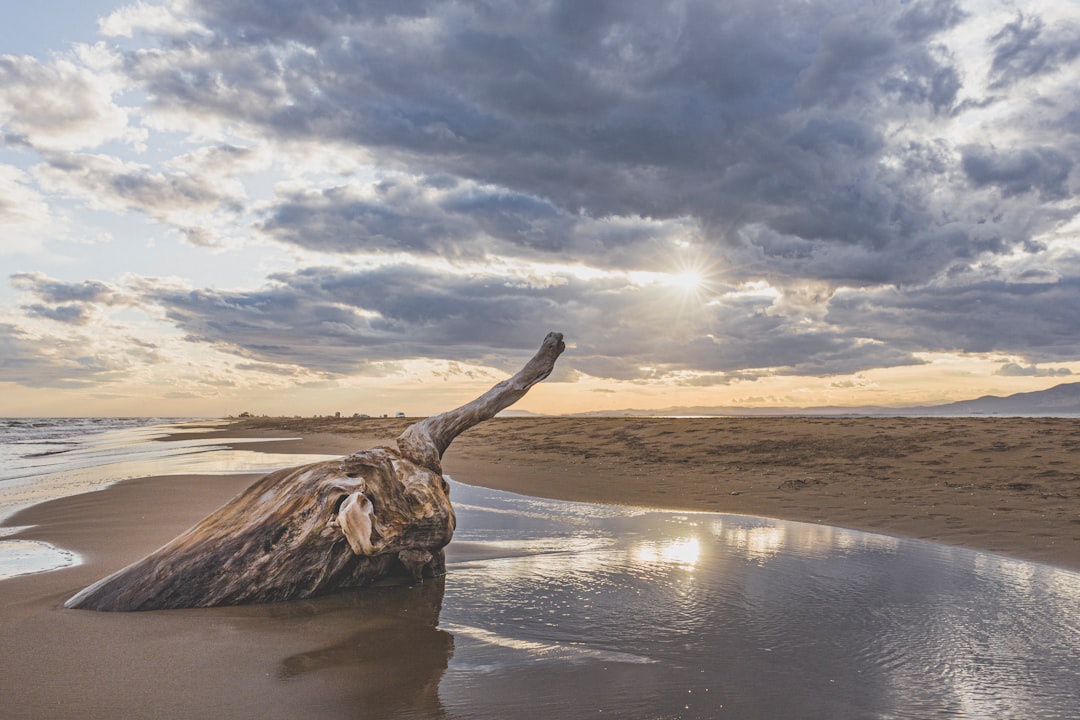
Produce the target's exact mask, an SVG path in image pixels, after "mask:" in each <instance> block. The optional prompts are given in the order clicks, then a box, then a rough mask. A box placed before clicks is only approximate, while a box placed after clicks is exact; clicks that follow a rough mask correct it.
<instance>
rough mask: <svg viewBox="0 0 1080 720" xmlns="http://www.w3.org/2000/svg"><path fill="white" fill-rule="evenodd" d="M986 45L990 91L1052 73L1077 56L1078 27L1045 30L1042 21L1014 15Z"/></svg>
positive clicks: (1078, 52) (1079, 50) (1079, 30)
mask: <svg viewBox="0 0 1080 720" xmlns="http://www.w3.org/2000/svg"><path fill="white" fill-rule="evenodd" d="M990 42H991V44H992V45H993V48H994V58H993V63H992V65H991V66H990V77H991V79H992V81H993V82H992V83H991V87H993V88H998V89H1000V88H1004V87H1008V86H1009V85H1012V84H1014V83H1016V82H1019V81H1021V80H1026V79H1028V78H1030V77H1034V76H1036V75H1042V74H1047V73H1052V72H1054V71H1056V70H1057V69H1058V68H1059V67H1060V66H1061V65H1062V64H1064V63H1068V62H1072V61H1073V60H1075V59H1076V58H1077V56H1078V55H1080V27H1077V26H1075V25H1073V24H1071V23H1064V24H1062V25H1057V26H1055V27H1053V28H1051V29H1047V28H1046V24H1045V23H1044V22H1043V20H1042V18H1040V17H1038V16H1037V15H1036V16H1031V15H1024V14H1023V13H1018V14H1017V16H1016V20H1014V21H1013V22H1011V23H1008V24H1007V25H1005V27H1003V28H1002V29H1001V30H999V31H998V32H997V33H996V34H995V35H994V36H993V37H991V38H990Z"/></svg>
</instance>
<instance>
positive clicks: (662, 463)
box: [215, 417, 1080, 570]
mask: <svg viewBox="0 0 1080 720" xmlns="http://www.w3.org/2000/svg"><path fill="white" fill-rule="evenodd" d="M410 422H411V421H410V420H401V419H374V418H373V419H366V418H365V419H334V418H324V419H310V418H309V419H293V418H251V419H244V420H241V421H238V422H237V423H236V424H235V425H233V426H231V427H230V428H228V432H229V433H230V434H233V435H241V436H249V437H258V436H278V437H280V436H281V435H282V434H283V433H284V434H289V435H295V436H298V437H301V438H303V439H302V440H301V441H298V442H288V443H270V444H267V445H265V446H264V447H266V449H273V450H275V451H279V452H299V451H306V452H322V453H330V454H332V453H347V452H352V451H354V450H359V449H365V448H367V447H371V446H374V445H377V444H386V443H392V442H393V438H394V437H396V435H397V434H398V433H399V432H401V430H403V429H404V428H405V427H406V426H407V425H408V424H409V423H410ZM215 432H224V430H222V431H215ZM1078 452H1080V419H1075V418H998V417H993V418H991V417H986V418H894V417H882V418H876V417H857V418H811V417H775V418H774V417H755V418H748V417H720V418H496V419H495V420H491V421H488V422H486V423H484V424H482V425H479V426H477V427H475V428H473V429H471V430H469V431H468V432H467V433H465V434H463V435H462V436H460V437H459V438H458V439H457V440H455V442H454V444H453V445H452V446H451V447H450V449H449V451H448V452H447V455H446V457H445V458H444V463H443V466H444V470H445V471H446V472H447V473H448V474H449V475H451V476H452V477H455V478H456V479H458V480H461V481H462V482H466V483H469V484H472V485H481V486H484V487H491V488H496V489H502V490H509V491H512V492H517V493H522V494H526V495H535V496H539V497H547V498H558V499H563V500H578V501H584V502H597V503H615V504H623V505H640V506H645V507H656V508H669V509H677V510H705V511H714V512H725V513H736V514H746V515H760V516H765V517H773V518H780V519H785V520H798V521H803V522H811V523H821V524H826V525H835V526H839V527H846V528H852V529H858V530H867V531H871V532H880V533H885V534H890V535H899V536H904V537H911V538H917V539H923V540H932V541H936V542H942V543H948V544H953V545H959V546H963V547H968V548H971V549H975V550H986V551H991V552H997V553H1003V554H1007V555H1011V556H1013V557H1017V558H1022V559H1027V560H1035V561H1040V562H1046V563H1051V564H1054V565H1058V566H1061V567H1065V568H1071V569H1076V570H1080V460H1078V459H1077V458H1078Z"/></svg>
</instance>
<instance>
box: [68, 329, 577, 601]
mask: <svg viewBox="0 0 1080 720" xmlns="http://www.w3.org/2000/svg"><path fill="white" fill-rule="evenodd" d="M564 348H565V346H564V345H563V341H562V335H561V334H560V333H550V334H549V335H548V336H547V337H546V338H545V339H544V342H543V345H541V347H540V350H539V351H538V352H537V353H536V355H535V356H534V357H533V358H532V359H531V360H529V362H528V363H526V365H525V367H523V368H522V369H521V370H520V371H519V372H518V373H517V374H516V375H514V376H513V377H511V378H509V379H508V380H504V381H503V382H501V383H499V384H498V385H496V386H495V387H493V388H491V389H490V390H488V391H487V392H486V393H484V394H483V395H481V396H480V397H478V398H477V399H476V400H473V401H472V402H470V403H468V404H466V405H463V406H461V407H459V408H457V409H456V410H450V411H449V412H445V413H442V414H441V415H433V416H432V417H429V418H427V419H426V420H421V421H420V422H418V423H416V424H414V425H411V426H409V427H408V428H407V429H406V430H405V432H403V433H402V434H401V436H400V437H398V439H397V446H398V447H397V449H396V450H395V449H391V448H388V447H380V448H375V449H373V450H366V451H362V452H357V453H354V454H352V455H349V456H348V457H345V458H342V459H340V460H332V461H327V462H318V463H313V464H311V465H305V466H303V467H298V468H288V469H285V470H279V471H277V472H274V473H271V474H269V475H266V476H265V477H263V478H262V479H260V480H258V481H256V482H255V483H254V484H253V485H251V487H249V488H248V489H247V490H245V491H244V492H243V493H241V494H240V495H238V496H237V497H236V498H234V499H233V500H231V501H229V502H228V503H226V504H225V505H224V506H222V507H221V508H220V509H218V510H217V511H216V512H214V513H212V514H211V515H209V516H208V517H206V518H205V519H203V520H202V521H201V522H199V523H198V524H197V525H195V527H193V528H191V529H190V530H188V531H187V532H185V533H183V534H182V535H180V536H179V537H177V538H175V539H174V540H172V541H171V542H169V543H168V544H166V545H164V546H163V547H161V548H160V549H158V550H157V551H155V552H153V553H151V554H150V555H148V556H147V557H145V558H143V559H142V560H139V561H138V562H135V563H132V564H131V565H129V566H127V567H126V568H124V569H122V570H119V571H117V572H116V573H113V574H112V575H110V576H108V577H106V578H103V579H102V580H99V581H98V582H96V583H94V584H93V585H91V586H89V587H87V588H86V589H84V590H82V591H81V592H79V593H78V594H76V595H75V596H73V597H72V598H71V599H70V600H68V601H67V602H66V603H64V607H67V608H81V609H87V610H114V611H125V610H160V609H167V608H192V607H210V606H214V605H238V604H241V603H256V602H275V601H280V600H292V599H296V598H307V597H313V596H316V595H323V594H326V593H329V592H333V591H335V590H339V589H344V588H354V587H360V586H363V585H367V584H369V583H371V582H372V581H374V580H377V579H379V578H381V577H384V576H387V575H392V574H396V573H402V574H409V575H412V576H413V577H415V578H421V577H424V576H429V577H430V576H434V575H441V574H442V573H443V572H444V571H445V565H444V556H443V548H444V547H445V546H446V544H447V543H449V542H450V538H451V537H452V536H453V534H454V524H455V520H454V509H453V507H452V506H451V504H450V498H449V487H448V485H447V483H446V481H445V480H444V478H443V475H442V465H441V460H442V455H443V453H444V452H445V451H446V448H447V447H449V445H450V443H451V442H452V441H453V439H454V438H455V437H457V436H458V435H459V434H461V433H462V432H464V431H465V430H468V429H469V428H470V427H472V426H473V425H476V424H477V423H480V422H483V421H484V420H487V419H489V418H492V417H494V416H495V414H496V413H498V412H499V411H500V410H503V409H504V408H507V407H509V406H510V405H513V404H514V403H515V402H517V401H518V400H519V399H521V397H522V396H523V395H525V393H526V392H527V391H528V390H529V388H530V387H532V386H533V385H535V384H536V383H538V382H540V381H541V380H543V379H544V378H546V377H547V376H548V375H549V374H550V373H551V371H552V369H553V367H554V365H555V360H556V358H558V357H559V355H560V354H561V353H562V351H563V349H564Z"/></svg>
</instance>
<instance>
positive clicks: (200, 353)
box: [0, 0, 1080, 415]
mask: <svg viewBox="0 0 1080 720" xmlns="http://www.w3.org/2000/svg"><path fill="white" fill-rule="evenodd" d="M4 14H5V22H4V24H3V27H2V28H0V269H2V270H3V272H2V283H0V415H71V414H74V415H99V414H152V415H224V414H230V413H231V414H236V413H239V412H241V411H245V410H247V411H251V412H257V413H273V414H311V413H329V412H335V411H340V412H342V413H343V414H352V413H353V412H367V413H372V414H381V413H384V412H390V413H392V412H396V411H399V410H400V411H404V412H407V413H409V414H411V415H412V414H416V415H420V414H427V413H430V412H434V411H438V410H441V409H445V408H447V407H451V406H453V405H456V404H458V403H459V402H463V401H465V400H467V399H470V398H471V397H472V396H474V395H476V394H478V392H480V391H482V390H483V389H485V388H486V387H487V386H488V385H490V384H492V383H493V382H495V381H497V380H499V379H501V378H502V377H503V376H504V375H505V373H506V372H508V371H511V370H513V369H514V368H515V367H516V366H517V365H518V364H520V363H521V362H522V361H523V360H524V359H526V358H527V357H528V356H529V355H530V354H531V353H532V351H533V350H534V349H535V348H536V347H537V346H538V345H539V343H540V340H541V339H542V338H543V336H544V334H545V333H546V332H547V331H548V330H560V331H562V332H564V333H565V335H566V338H567V341H568V346H569V349H568V351H567V353H566V355H565V356H564V357H563V359H562V360H561V361H560V368H559V371H558V373H557V375H556V376H553V377H552V378H551V380H550V381H549V382H548V383H546V384H545V385H544V386H542V387H540V388H537V389H536V390H534V391H533V393H532V394H531V395H530V396H529V397H528V398H526V400H524V401H523V402H522V404H521V407H523V408H525V409H530V410H533V411H538V412H576V411H582V410H599V409H614V408H627V407H638V408H646V407H652V408H662V407H667V406H673V405H729V404H739V405H758V406H761V405H773V406H775V405H783V406H807V405H816V404H853V405H857V404H871V403H873V404H886V403H898V404H911V403H927V402H945V401H950V400H958V399H964V398H968V397H974V396H978V395H982V394H986V393H993V394H1007V393H1011V392H1021V391H1028V390H1037V389H1041V388H1045V387H1049V386H1051V385H1054V384H1057V383H1059V382H1063V381H1068V380H1070V379H1071V378H1070V376H1071V375H1073V374H1076V373H1080V220H1078V219H1077V213H1078V210H1080V201H1078V199H1077V189H1078V187H1080V170H1078V169H1077V168H1076V164H1077V162H1078V160H1080V3H1077V2H1074V1H1073V0H1069V1H1067V2H1055V3H1049V2H1038V3H1036V2H1027V3H1023V2H1020V3H1017V2H1004V1H998V0H921V1H920V0H909V1H906V2H905V1H902V0H881V1H878V2H866V1H865V0H850V1H849V0H791V1H785V0H672V1H664V0H641V1H635V0H527V1H524V2H519V1H517V0H457V1H453V2H439V1H436V0H307V1H306V2H296V1H295V0H145V1H140V2H136V3H134V4H131V3H128V4H125V3H123V2H122V1H116V0H114V1H112V2H110V1H107V0H41V1H40V2H36V3H23V2H20V3H6V4H5V8H4Z"/></svg>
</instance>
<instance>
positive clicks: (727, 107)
mask: <svg viewBox="0 0 1080 720" xmlns="http://www.w3.org/2000/svg"><path fill="white" fill-rule="evenodd" d="M195 7H196V10H197V13H198V15H199V17H200V19H201V21H202V22H203V23H204V24H205V25H206V26H207V27H209V28H211V29H212V30H213V31H214V35H213V36H212V37H209V38H204V37H201V36H191V37H187V38H184V42H183V43H182V44H181V43H177V44H175V45H168V46H165V47H164V48H163V49H161V50H160V51H149V50H145V51H141V52H140V53H133V54H131V55H130V56H129V59H128V67H129V71H130V72H131V73H132V74H133V75H134V76H135V77H137V78H139V79H140V80H141V81H142V82H143V83H144V84H145V87H146V88H147V90H148V91H149V92H151V93H152V96H153V97H154V98H155V100H154V102H155V103H157V104H158V105H159V106H160V107H162V108H166V109H169V110H170V111H173V112H191V113H212V114H215V115H220V116H222V117H224V118H228V119H231V120H237V121H242V122H246V123H250V124H252V125H254V126H256V127H259V128H261V129H262V130H263V131H265V132H268V133H271V134H273V135H276V136H277V137H279V138H281V139H287V140H333V141H339V142H348V143H355V144H357V145H359V146H363V147H365V148H367V149H368V150H369V152H371V153H372V154H373V156H374V157H375V158H376V159H377V160H379V161H381V162H384V163H386V164H387V165H388V166H392V167H407V168H409V169H410V170H411V171H412V172H413V173H415V174H416V175H417V176H425V175H426V176H439V175H440V174H441V175H442V176H445V177H458V178H465V179H468V180H470V181H473V182H475V183H480V184H482V185H484V186H485V187H494V188H497V190H495V191H493V193H492V194H493V195H495V194H498V193H501V194H502V197H503V200H502V205H501V206H499V205H497V204H492V198H491V197H489V198H487V199H486V201H485V202H481V203H479V204H478V205H476V206H475V207H468V208H454V207H452V206H451V205H449V204H441V205H440V206H439V207H437V208H432V207H430V206H427V205H425V206H423V207H420V208H418V206H417V204H416V202H417V198H416V196H415V195H414V194H409V193H399V194H397V195H395V196H387V197H385V198H374V197H370V198H357V197H355V196H350V195H348V194H347V193H340V192H337V191H335V190H328V191H323V192H321V193H316V194H308V195H295V196H291V197H285V198H282V199H280V202H279V203H278V204H277V205H276V206H275V207H273V208H271V209H269V210H268V214H267V216H266V217H265V218H264V222H263V225H262V227H263V228H264V229H265V230H266V231H267V232H269V233H271V234H272V235H273V236H274V237H276V238H277V239H279V240H282V241H285V242H293V243H297V244H301V245H304V246H306V247H315V248H318V249H324V250H326V249H330V250H337V249H341V250H352V249H355V248H357V247H362V248H364V249H367V250H374V251H380V250H382V251H395V250H406V251H418V252H438V253H446V254H450V255H461V254H464V255H473V254H477V253H484V252H489V251H491V250H492V249H493V248H494V249H495V250H496V251H497V252H500V253H509V254H522V253H524V254H526V255H529V256H532V255H533V254H534V253H536V252H540V253H544V254H546V255H547V256H548V257H550V258H552V259H558V260H561V261H565V260H568V259H572V260H580V259H583V258H587V259H589V260H590V261H592V262H597V263H599V262H602V254H601V253H597V252H596V249H597V247H598V244H597V241H596V239H595V238H594V237H591V236H590V234H589V233H587V232H576V233H573V234H566V235H565V236H563V235H561V234H560V232H561V230H562V228H563V227H564V226H565V225H566V224H567V223H570V222H572V221H573V220H581V219H586V220H589V219H591V220H602V219H605V218H610V217H645V218H651V219H654V220H656V219H658V220H664V219H673V218H689V219H691V221H692V222H694V223H696V225H697V231H698V232H699V233H700V235H701V237H702V238H705V239H706V241H707V242H709V243H712V244H714V245H717V246H723V247H726V248H727V252H729V253H736V252H737V250H738V248H740V247H742V248H745V249H746V250H747V251H748V252H747V255H746V258H745V259H744V258H733V259H734V260H735V261H736V262H739V263H740V264H741V263H742V262H743V261H744V260H745V262H749V263H753V262H754V261H755V258H756V257H757V256H758V254H759V253H760V252H761V251H762V250H764V251H765V252H766V253H767V254H768V252H769V250H768V249H767V248H757V247H754V243H755V242H756V241H757V239H759V238H775V237H777V236H789V237H791V238H793V239H794V241H795V242H796V243H798V242H806V243H809V244H811V245H813V249H812V254H814V255H816V256H820V257H828V258H830V262H831V263H834V261H836V260H843V259H845V258H847V257H849V256H850V257H852V258H853V262H852V263H851V264H850V265H848V266H846V267H836V266H835V264H830V265H829V266H828V267H823V266H821V265H818V264H811V265H809V266H807V267H805V268H804V269H802V270H800V269H799V268H796V267H791V266H785V265H783V264H782V263H781V266H780V267H779V268H777V269H774V270H773V271H772V273H771V274H770V276H771V277H772V278H773V279H774V280H775V281H776V282H779V283H783V282H785V278H787V277H791V278H794V279H804V278H810V277H820V278H825V279H830V280H833V279H835V280H837V281H842V282H850V283H855V284H871V285H872V284H876V283H881V282H886V283H888V282H901V283H911V282H915V281H918V280H925V279H927V277H928V276H929V275H933V274H935V273H938V272H941V271H942V270H944V269H945V268H947V267H948V266H949V265H950V264H951V263H952V262H953V261H955V260H957V259H965V258H968V257H971V256H972V255H975V254H978V253H981V252H987V251H992V252H1010V251H1011V249H1012V247H1014V246H1015V245H1017V244H1020V243H1023V242H1024V241H1025V240H1026V239H1027V236H1023V235H1017V234H1016V231H1017V230H1018V229H1019V225H1020V220H1019V218H1023V220H1024V222H1026V224H1027V225H1026V227H1025V228H1024V230H1025V231H1026V232H1028V233H1030V232H1031V231H1033V230H1035V229H1041V228H1044V227H1045V225H1046V224H1047V222H1060V221H1061V220H1062V217H1061V210H1057V211H1055V213H1054V214H1052V216H1051V219H1050V220H1048V221H1046V222H1040V219H1039V218H1038V217H1036V216H1039V215H1040V214H1041V213H1043V212H1044V211H1043V209H1042V208H1041V207H1040V206H1039V205H1038V204H1037V202H1038V200H1039V199H1041V198H1042V197H1047V198H1049V197H1060V196H1061V195H1062V194H1063V193H1066V192H1068V191H1069V190H1070V186H1069V184H1068V171H1069V169H1070V168H1071V165H1072V163H1073V162H1074V155H1075V149H1072V148H1064V147H1046V148H1040V149H1033V150H1024V149H1011V148H1002V149H1000V150H995V151H991V150H970V151H967V152H966V153H965V156H964V157H965V160H964V165H963V167H962V168H958V167H957V161H956V157H957V153H956V148H952V147H944V148H942V149H941V152H938V153H937V161H936V162H935V163H927V162H924V160H925V147H924V146H920V145H919V144H917V143H914V142H909V143H908V144H906V145H900V146H896V145H893V144H892V140H891V139H890V138H889V137H888V135H887V133H890V132H892V130H891V128H893V127H895V126H896V125H897V124H903V123H904V122H906V121H907V120H908V119H909V118H911V117H933V116H939V117H940V118H941V119H942V121H945V120H946V119H947V118H949V117H950V116H951V115H952V114H953V113H957V112H962V109H961V107H972V106H973V104H975V105H977V104H978V103H979V102H981V101H983V100H985V101H987V102H989V101H990V99H989V98H985V99H984V98H973V97H967V98H965V100H964V103H962V104H958V97H959V93H960V90H961V88H962V87H963V79H962V75H961V73H960V71H959V69H958V67H957V65H956V59H955V58H954V57H953V55H952V53H951V51H950V50H949V48H947V47H945V46H944V45H942V44H941V42H940V41H939V38H940V37H941V33H942V32H943V31H944V30H946V29H948V28H949V27H952V26H954V25H956V24H957V23H958V22H961V21H962V20H963V19H964V18H965V17H966V13H965V12H964V11H963V10H962V9H961V7H960V5H959V3H956V2H945V1H943V0H928V1H926V2H912V3H896V4H881V3H875V4H867V3H863V2H855V1H854V0H851V1H850V2H833V1H830V2H810V3H806V2H783V1H778V2H772V3H760V2H757V1H756V0H755V1H753V2H751V0H740V1H736V2H728V3H715V2H704V1H697V0H685V1H683V2H667V3H655V2H599V1H598V2H584V3H583V2H550V3H521V2H508V1H506V2H484V3H479V2H460V3H424V2H414V3H407V4H402V5H398V4H392V3H391V4H384V3H377V4H369V3H339V2H329V0H327V1H325V2H313V3H284V2H273V3H255V2H245V3H236V2H215V1H212V0H201V2H198V3H196V4H195ZM1014 26H1015V27H1014ZM995 33H996V34H995V35H994V36H993V37H992V38H988V40H990V41H992V42H993V43H995V45H994V47H995V53H996V55H995V60H994V62H995V68H996V69H995V70H994V72H995V73H996V75H995V77H998V78H999V79H1001V78H1004V77H1006V76H1008V77H1013V76H1014V75H1015V74H1016V73H1017V72H1020V70H1017V69H1016V68H1017V67H1021V66H1022V67H1023V68H1027V69H1026V70H1024V72H1035V71H1036V70H1035V69H1034V68H1035V67H1036V66H1037V68H1038V69H1037V72H1039V73H1043V74H1046V73H1051V72H1054V71H1055V70H1056V69H1059V68H1061V67H1063V66H1064V65H1065V64H1067V63H1068V62H1071V61H1072V60H1073V59H1074V55H1071V54H1069V53H1068V52H1066V50H1065V48H1066V47H1067V44H1066V43H1064V41H1063V40H1062V38H1064V37H1066V36H1067V33H1065V34H1063V33H1064V31H1060V32H1055V33H1054V34H1053V37H1048V35H1050V33H1049V32H1048V31H1044V30H1043V29H1042V25H1041V24H1040V22H1039V20H1038V17H1037V16H1034V15H1032V16H1023V17H1021V18H1019V19H1017V20H1016V21H1015V22H1012V23H1009V24H1008V25H1006V27H1004V28H1002V29H1000V31H995ZM1010 38H1012V39H1010ZM1044 47H1050V48H1056V49H1052V50H1051V51H1048V52H1049V55H1048V58H1049V59H1047V60H1046V61H1045V62H1042V63H1041V64H1040V63H1036V62H1035V61H1034V60H1025V61H1023V62H1022V63H1021V58H1027V57H1029V56H1031V55H1032V53H1034V52H1035V51H1036V49H1039V48H1044ZM1010 58H1011V59H1010ZM1017 63H1020V65H1017ZM923 142H924V145H925V144H930V143H932V142H935V141H933V140H930V139H927V140H925V141H923ZM1025 153H1034V155H1031V156H1030V157H1033V158H1035V159H1036V161H1037V162H1036V164H1037V165H1038V166H1039V167H1038V168H1034V169H1032V168H1028V167H1027V162H1028V161H1027V160H1024V161H1023V162H1021V166H1022V167H1019V168H1014V167H1013V164H1012V163H1013V162H1014V159H1015V158H1019V157H1021V156H1023V157H1024V158H1027V157H1028V155H1025ZM1014 156H1015V158H1014ZM958 172H959V176H961V177H962V176H965V175H966V176H968V177H970V178H971V179H972V181H973V182H974V184H975V185H976V187H982V188H986V189H987V190H988V191H989V190H990V189H992V188H1002V189H1003V190H1004V191H1005V192H1007V193H1013V194H1015V193H1016V192H1023V190H1022V188H1026V187H1030V188H1031V189H1034V190H1036V191H1037V192H1038V193H1039V194H1040V197H1039V198H1036V199H1035V200H1033V201H1032V202H1031V203H1029V204H1027V205H1025V206H1024V207H1016V208H1010V209H1009V212H1007V213H1003V214H998V215H996V216H993V217H991V218H988V217H986V216H985V213H983V212H982V210H981V207H980V205H979V201H980V198H978V197H972V196H971V195H970V188H969V187H965V186H963V184H961V183H957V182H955V178H956V177H957V176H958ZM1016 173H1019V174H1020V175H1021V176H1022V177H1019V178H1016V179H1015V180H1014V179H1013V176H1014V175H1015V174H1016ZM511 205H512V207H511ZM946 206H947V207H948V210H947V214H948V217H947V218H946V217H944V215H945V214H946V211H944V210H943V209H942V208H944V207H946ZM417 210H420V211H419V212H417ZM1070 212H1071V211H1070ZM988 221H989V222H990V223H991V224H992V225H997V226H999V227H1000V231H999V232H996V233H988V232H987V228H986V223H987V222H988ZM537 223H538V224H539V228H537ZM526 228H528V229H529V230H533V232H532V234H529V233H528V232H525V229H526ZM988 234H993V235H994V236H995V237H996V241H995V242H996V246H991V244H988V243H987V239H986V236H987V235H988ZM943 237H946V238H947V240H946V241H944V242H942V241H941V238H943ZM493 238H494V239H496V240H497V241H498V243H496V245H495V246H493V245H492V239H493ZM746 242H748V243H749V244H750V247H746V246H745V245H744V244H742V243H746ZM500 243H502V244H501V245H500ZM600 245H602V243H600ZM931 247H932V248H933V249H932V250H929V251H928V248H931ZM608 249H610V248H608ZM853 249H857V250H858V251H853ZM631 257H633V254H631ZM653 257H654V255H650V254H646V255H645V256H644V258H646V260H639V261H642V262H647V261H648V260H651V259H652V258H653ZM622 261H623V262H625V261H626V258H625V257H624V258H622ZM815 273H820V274H815Z"/></svg>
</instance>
